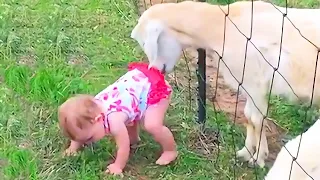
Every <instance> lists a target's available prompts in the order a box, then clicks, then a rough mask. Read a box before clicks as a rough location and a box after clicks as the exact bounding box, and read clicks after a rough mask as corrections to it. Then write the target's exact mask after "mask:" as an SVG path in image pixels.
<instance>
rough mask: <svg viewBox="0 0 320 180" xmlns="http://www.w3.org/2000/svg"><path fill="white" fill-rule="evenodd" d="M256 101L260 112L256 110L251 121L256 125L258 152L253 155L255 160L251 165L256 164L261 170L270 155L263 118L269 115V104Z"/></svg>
mask: <svg viewBox="0 0 320 180" xmlns="http://www.w3.org/2000/svg"><path fill="white" fill-rule="evenodd" d="M255 100H256V102H257V103H256V104H257V105H258V107H259V109H260V111H259V110H258V109H257V108H254V111H253V112H252V115H251V121H252V123H253V125H254V133H255V138H256V152H255V154H254V155H253V158H251V159H250V161H249V163H250V164H251V165H254V163H255V162H256V163H257V164H258V165H259V166H260V167H261V168H263V167H264V165H265V162H264V161H265V159H266V158H267V157H268V155H269V149H268V142H267V137H266V130H265V125H264V123H265V122H263V117H264V115H266V113H267V103H266V101H265V99H264V98H260V99H258V98H257V99H255ZM261 113H262V114H261ZM262 122H263V124H262ZM259 145H260V146H259Z"/></svg>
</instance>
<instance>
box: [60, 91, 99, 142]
mask: <svg viewBox="0 0 320 180" xmlns="http://www.w3.org/2000/svg"><path fill="white" fill-rule="evenodd" d="M101 113H102V110H101V108H100V106H99V104H98V103H97V102H96V101H95V100H94V97H93V96H91V95H84V94H81V95H76V96H74V97H71V98H69V99H68V100H67V101H65V102H64V103H63V104H62V105H61V106H60V107H59V110H58V118H59V126H60V128H61V130H62V132H63V134H64V135H65V136H66V137H68V138H70V139H71V140H73V141H77V142H82V143H90V142H94V141H98V140H99V139H101V138H102V137H103V136H104V135H105V134H104V133H105V130H104V124H103V123H104V122H103V117H102V115H101Z"/></svg>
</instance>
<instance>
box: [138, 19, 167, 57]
mask: <svg viewBox="0 0 320 180" xmlns="http://www.w3.org/2000/svg"><path fill="white" fill-rule="evenodd" d="M145 30H146V31H145V33H146V39H145V44H144V46H143V48H144V51H145V53H146V55H147V57H148V59H149V62H150V63H152V62H154V61H155V60H156V59H157V57H158V39H159V36H160V35H161V33H162V32H163V30H164V26H163V24H162V23H160V22H158V21H149V22H148V24H147V25H146V29H145Z"/></svg>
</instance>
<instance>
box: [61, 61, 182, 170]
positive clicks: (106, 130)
mask: <svg viewBox="0 0 320 180" xmlns="http://www.w3.org/2000/svg"><path fill="white" fill-rule="evenodd" d="M171 93H172V89H171V86H170V85H169V84H168V83H167V82H166V81H165V79H164V75H163V74H162V73H161V72H160V71H159V70H158V69H156V68H154V67H151V68H149V67H148V65H147V64H145V63H138V62H135V63H131V64H129V71H128V72H127V73H126V74H124V75H123V76H122V77H120V78H119V79H118V80H117V81H116V82H115V83H114V84H112V85H110V86H108V87H107V88H106V89H104V90H103V91H101V92H100V93H98V94H97V95H96V96H91V95H76V96H74V97H71V98H70V99H68V100H67V101H66V102H64V103H63V104H62V105H61V106H60V107H59V110H58V116H59V126H60V128H61V129H62V131H63V134H64V135H65V136H66V137H68V138H70V139H71V143H70V146H69V147H68V148H67V149H66V150H65V154H66V155H71V154H74V153H75V152H77V150H78V149H79V148H81V147H82V146H83V145H84V144H88V143H91V142H96V141H98V140H100V139H102V138H103V137H104V136H106V135H108V134H110V135H112V136H113V137H114V139H115V141H116V144H117V155H116V160H115V162H114V163H112V164H110V165H109V166H108V169H107V170H106V171H107V172H108V173H111V174H121V173H122V170H123V168H124V167H125V166H126V163H127V161H128V158H129V153H130V145H132V144H135V143H137V142H138V141H139V140H140V138H139V134H138V129H137V128H138V126H137V125H138V124H139V123H141V124H142V125H143V127H144V129H145V130H146V131H147V132H148V133H150V134H151V135H152V136H153V138H154V139H155V141H157V142H158V143H159V144H160V145H161V147H162V150H163V152H162V154H161V156H160V157H159V159H158V160H157V161H156V164H158V165H167V164H169V163H170V162H172V161H174V160H175V159H176V157H177V150H176V143H175V140H174V137H173V135H172V133H171V131H170V130H169V129H168V128H167V127H166V126H165V125H164V123H163V121H164V118H165V114H166V111H167V109H168V106H169V102H170V97H171Z"/></svg>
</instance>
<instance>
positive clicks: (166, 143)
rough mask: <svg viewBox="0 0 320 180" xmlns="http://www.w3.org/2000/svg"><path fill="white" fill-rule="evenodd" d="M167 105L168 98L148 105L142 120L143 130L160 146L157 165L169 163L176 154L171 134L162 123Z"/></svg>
mask: <svg viewBox="0 0 320 180" xmlns="http://www.w3.org/2000/svg"><path fill="white" fill-rule="evenodd" d="M168 106H169V99H163V100H161V101H160V102H159V103H158V104H156V105H152V106H150V107H148V109H147V111H146V113H145V118H144V122H143V125H144V128H145V130H146V131H147V132H149V133H150V134H151V135H152V136H153V138H154V139H155V141H157V142H158V143H159V144H160V145H161V146H162V150H163V152H162V155H161V156H160V158H159V159H158V160H157V161H156V164H159V165H167V164H169V163H170V162H172V161H173V160H175V159H176V157H177V155H178V153H177V150H176V143H175V140H174V137H173V134H172V133H171V131H170V130H169V129H168V128H167V127H166V126H164V125H163V121H164V117H165V113H166V111H167V108H168Z"/></svg>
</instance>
